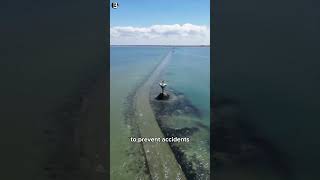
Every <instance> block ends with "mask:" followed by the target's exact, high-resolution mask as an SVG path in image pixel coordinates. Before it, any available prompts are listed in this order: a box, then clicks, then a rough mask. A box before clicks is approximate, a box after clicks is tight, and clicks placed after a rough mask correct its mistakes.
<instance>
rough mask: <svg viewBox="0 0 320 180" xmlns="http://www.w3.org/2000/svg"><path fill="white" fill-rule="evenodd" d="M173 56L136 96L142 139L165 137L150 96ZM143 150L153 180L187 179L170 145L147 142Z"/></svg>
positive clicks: (152, 75) (170, 53) (158, 68)
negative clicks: (152, 88)
mask: <svg viewBox="0 0 320 180" xmlns="http://www.w3.org/2000/svg"><path fill="white" fill-rule="evenodd" d="M171 56H172V51H170V52H169V53H168V54H167V56H166V57H165V58H164V59H163V60H162V62H161V63H160V64H159V65H158V66H157V67H156V69H155V70H154V71H153V73H152V74H151V75H150V76H149V78H148V79H147V80H146V81H145V83H144V84H143V85H142V86H141V87H140V88H139V89H138V90H137V92H136V94H135V97H134V99H135V106H136V112H137V124H138V128H139V133H140V136H141V137H159V138H163V137H164V135H163V133H162V131H161V129H160V127H159V125H158V123H157V121H156V118H155V115H154V113H153V110H152V108H151V105H150V100H149V94H150V90H151V87H152V85H153V84H154V83H156V80H157V79H158V77H159V75H160V74H161V72H162V71H163V70H164V68H165V67H166V65H167V63H168V62H169V61H170V59H171ZM143 150H144V153H145V157H146V160H147V166H148V170H149V173H150V174H151V178H152V179H177V180H180V179H181V180H183V179H186V177H185V175H184V173H183V171H182V169H181V167H180V165H179V164H178V162H177V160H176V158H175V156H174V154H173V152H172V150H171V148H170V146H169V144H168V143H163V142H161V143H148V142H145V143H143Z"/></svg>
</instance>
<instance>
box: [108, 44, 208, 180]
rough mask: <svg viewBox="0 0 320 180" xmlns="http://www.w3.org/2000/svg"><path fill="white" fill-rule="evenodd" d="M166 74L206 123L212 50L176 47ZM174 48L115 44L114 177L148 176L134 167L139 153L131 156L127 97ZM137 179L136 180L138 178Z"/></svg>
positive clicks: (112, 77)
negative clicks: (126, 121) (126, 112)
mask: <svg viewBox="0 0 320 180" xmlns="http://www.w3.org/2000/svg"><path fill="white" fill-rule="evenodd" d="M174 49H175V50H174V53H173V55H172V58H171V60H170V62H169V64H168V66H167V68H166V70H165V71H164V72H163V74H162V77H163V79H165V80H166V81H168V82H167V83H168V86H169V87H170V88H173V89H174V90H176V91H178V92H181V93H183V94H184V95H185V97H186V98H187V99H188V100H190V101H191V103H192V104H193V105H194V106H195V107H196V108H198V109H199V110H200V111H201V113H202V115H203V118H201V120H202V121H204V124H206V125H208V126H209V116H210V113H209V111H210V93H209V90H210V50H209V48H206V47H199V48H196V47H192V48H191V47H176V48H174ZM170 50H172V48H165V47H147V46H144V47H111V49H110V52H111V56H110V142H111V143H110V157H111V163H110V164H111V179H124V180H125V179H132V177H135V178H138V179H139V178H142V179H143V178H144V177H143V176H142V175H141V174H142V173H139V172H137V170H134V167H138V166H137V164H136V162H137V157H136V156H137V155H132V154H131V155H130V154H128V152H130V151H131V148H132V147H130V146H132V144H131V143H130V142H129V137H130V136H131V135H130V130H129V129H130V128H129V127H128V125H127V124H126V123H125V115H124V112H125V110H126V108H127V107H126V105H128V104H127V103H128V102H127V101H128V99H127V97H128V96H129V95H130V94H133V93H134V91H135V89H136V88H137V86H138V85H139V84H141V83H143V82H144V80H145V79H146V78H147V77H148V75H149V74H150V73H152V71H153V69H154V68H155V67H156V66H157V65H158V63H159V62H161V60H162V59H163V58H164V57H165V56H166V55H167V53H168V52H169V51H170ZM135 178H134V179H135Z"/></svg>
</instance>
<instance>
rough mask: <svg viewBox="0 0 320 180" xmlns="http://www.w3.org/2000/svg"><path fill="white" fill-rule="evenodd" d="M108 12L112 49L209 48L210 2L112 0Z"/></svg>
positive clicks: (206, 0) (198, 0) (196, 0)
mask: <svg viewBox="0 0 320 180" xmlns="http://www.w3.org/2000/svg"><path fill="white" fill-rule="evenodd" d="M111 2H117V3H118V4H119V7H118V8H117V9H112V8H111V9H110V25H111V27H110V41H111V42H110V43H111V44H112V45H121V44H122V45H128V44H132V45H137V44H153V45H156V44H160V45H208V44H209V43H210V4H209V3H210V1H209V0H115V1H111Z"/></svg>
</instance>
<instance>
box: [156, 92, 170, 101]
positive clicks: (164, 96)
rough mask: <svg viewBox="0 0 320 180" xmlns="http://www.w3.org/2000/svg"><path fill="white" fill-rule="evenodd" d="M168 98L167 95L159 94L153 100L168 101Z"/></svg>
mask: <svg viewBox="0 0 320 180" xmlns="http://www.w3.org/2000/svg"><path fill="white" fill-rule="evenodd" d="M169 97H170V95H169V94H166V93H160V94H159V95H158V96H157V97H156V98H155V99H156V100H168V99H169Z"/></svg>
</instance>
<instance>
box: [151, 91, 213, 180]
mask: <svg viewBox="0 0 320 180" xmlns="http://www.w3.org/2000/svg"><path fill="white" fill-rule="evenodd" d="M156 88H157V87H156V86H154V89H153V91H151V95H150V103H151V106H152V108H153V111H154V113H155V116H156V120H157V122H158V124H159V126H160V128H161V130H162V132H163V134H164V136H165V137H191V136H192V135H193V134H194V133H195V132H197V131H200V129H201V130H207V131H209V127H207V126H205V125H204V124H202V123H201V122H194V124H193V126H192V127H183V128H172V127H168V125H167V122H166V120H167V118H168V117H170V116H179V115H187V116H190V117H196V118H199V119H201V117H202V115H201V112H200V110H199V109H197V108H196V107H195V106H193V105H192V103H191V102H190V101H189V100H188V99H187V98H185V96H184V94H183V93H180V92H177V91H174V90H173V89H169V90H167V92H168V93H170V95H171V96H170V99H168V100H166V101H159V100H157V99H155V98H154V97H155V94H156V92H157V89H156ZM169 145H170V147H171V149H172V152H173V153H174V155H175V157H176V160H177V161H178V163H179V164H180V166H181V168H182V170H183V172H184V174H185V176H186V177H187V179H188V180H198V179H207V178H208V175H209V174H210V173H209V169H206V168H205V167H204V166H203V164H202V163H201V161H200V160H199V159H197V158H196V156H192V157H187V155H186V154H185V152H184V151H183V150H182V149H181V147H179V145H178V144H175V143H169ZM208 145H209V144H208Z"/></svg>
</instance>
